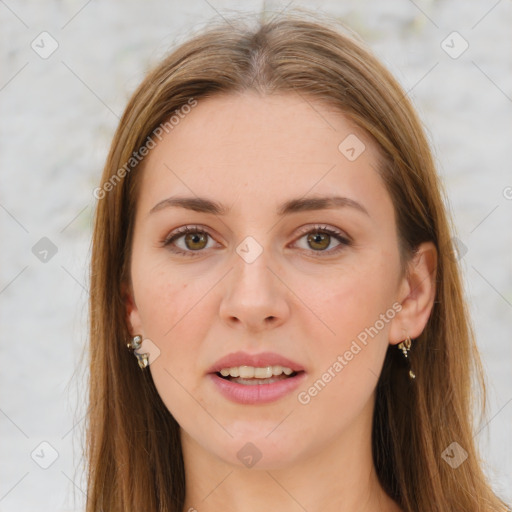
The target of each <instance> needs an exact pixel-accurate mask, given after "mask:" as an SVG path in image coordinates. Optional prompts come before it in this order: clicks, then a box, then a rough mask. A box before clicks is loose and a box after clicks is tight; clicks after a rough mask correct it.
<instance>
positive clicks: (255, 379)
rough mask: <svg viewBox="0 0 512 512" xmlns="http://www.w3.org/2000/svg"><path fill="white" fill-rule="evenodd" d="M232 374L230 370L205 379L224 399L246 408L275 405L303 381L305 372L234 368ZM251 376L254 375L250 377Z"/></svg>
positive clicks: (270, 367)
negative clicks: (208, 379) (274, 403)
mask: <svg viewBox="0 0 512 512" xmlns="http://www.w3.org/2000/svg"><path fill="white" fill-rule="evenodd" d="M228 370H229V373H228ZM232 370H233V368H229V369H224V370H221V371H217V372H214V373H210V374H208V377H210V379H211V381H212V382H213V383H214V385H215V388H216V390H217V391H219V392H220V393H221V395H222V396H224V398H227V399H228V400H229V401H231V402H235V403H238V404H245V405H257V404H264V403H268V402H274V401H277V400H279V399H281V398H283V397H285V396H286V395H289V394H290V393H291V392H292V391H293V390H294V389H296V388H297V387H298V386H299V385H300V384H301V382H303V381H304V379H305V378H306V372H305V371H304V370H299V371H294V370H291V369H290V368H283V371H280V370H281V369H280V368H274V367H272V366H269V367H266V368H261V367H260V368H254V367H248V366H245V367H235V369H234V370H233V371H232ZM237 370H239V371H238V372H237ZM258 370H260V371H258ZM284 370H286V372H285V371H284ZM253 372H254V375H253V376H251V373H253ZM265 372H266V373H265ZM233 374H234V375H233ZM257 375H259V376H257ZM269 375H270V376H269Z"/></svg>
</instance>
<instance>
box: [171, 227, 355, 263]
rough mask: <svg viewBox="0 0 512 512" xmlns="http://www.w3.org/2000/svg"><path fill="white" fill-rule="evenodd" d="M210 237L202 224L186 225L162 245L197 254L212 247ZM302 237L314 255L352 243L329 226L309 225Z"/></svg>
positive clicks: (177, 252)
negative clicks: (333, 241)
mask: <svg viewBox="0 0 512 512" xmlns="http://www.w3.org/2000/svg"><path fill="white" fill-rule="evenodd" d="M208 238H211V235H210V234H209V233H208V232H207V231H206V230H204V229H202V228H201V227H200V226H184V227H182V228H179V229H177V230H176V231H174V232H173V233H171V234H170V235H169V236H168V237H167V238H166V239H165V240H164V241H163V243H162V246H164V247H168V248H169V249H170V250H171V251H172V252H173V253H175V254H182V255H186V256H195V255H196V254H198V253H200V252H201V251H202V250H203V249H207V248H211V246H210V247H208ZM302 238H306V243H307V244H309V246H310V247H311V248H312V249H308V248H307V247H306V248H304V250H306V251H308V252H310V253H312V254H314V256H322V255H323V254H318V253H328V254H329V255H332V254H337V253H338V252H340V251H341V250H343V249H344V248H345V247H346V246H349V245H351V241H350V239H349V238H348V237H347V236H346V235H345V234H344V233H343V232H341V231H338V230H337V229H333V228H330V227H328V226H320V225H316V226H314V227H313V228H311V227H308V228H306V230H303V234H302V236H301V237H300V238H299V239H298V240H301V239H302ZM332 238H334V239H335V240H336V241H337V242H338V245H336V246H335V247H334V249H330V250H327V249H328V248H329V246H330V245H331V242H332ZM180 239H183V244H184V247H183V246H181V247H180V246H179V245H177V243H176V242H177V241H179V240H180ZM315 253H316V254H315Z"/></svg>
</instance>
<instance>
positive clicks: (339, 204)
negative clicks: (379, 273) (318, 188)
mask: <svg viewBox="0 0 512 512" xmlns="http://www.w3.org/2000/svg"><path fill="white" fill-rule="evenodd" d="M171 207H178V208H186V209H188V210H193V211H196V212H202V213H211V214H214V215H227V214H228V213H229V212H230V211H231V209H230V208H227V207H226V206H225V205H223V204H221V203H218V202H216V201H212V200H211V199H207V198H204V197H182V196H173V197H168V198H167V199H164V200H163V201H160V202H159V203H157V204H156V205H155V206H153V208H151V210H150V211H149V213H150V214H151V213H154V212H157V211H160V210H162V209H164V208H171ZM347 207H348V208H353V209H355V210H357V211H359V212H361V213H364V214H365V215H367V216H368V217H369V216H370V214H369V213H368V210H367V209H366V208H365V207H364V206H363V205H362V204H361V203H358V202H357V201H355V200H354V199H350V198H348V197H341V196H320V197H309V198H298V199H290V200H288V201H286V202H285V203H283V204H282V205H281V206H280V208H279V209H278V210H277V215H279V216H283V215H289V214H291V213H298V212H304V211H312V210H329V209H334V208H347Z"/></svg>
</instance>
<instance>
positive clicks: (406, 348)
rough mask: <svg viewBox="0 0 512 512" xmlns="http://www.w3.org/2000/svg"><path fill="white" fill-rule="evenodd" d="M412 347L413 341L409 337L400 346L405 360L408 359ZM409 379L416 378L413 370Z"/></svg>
mask: <svg viewBox="0 0 512 512" xmlns="http://www.w3.org/2000/svg"><path fill="white" fill-rule="evenodd" d="M411 345H412V340H411V338H410V337H409V336H407V338H406V339H405V340H404V341H402V342H400V343H399V344H398V348H399V349H400V350H401V351H402V352H403V354H404V356H405V358H407V353H408V352H409V350H410V349H411ZM409 378H411V379H415V378H416V375H415V373H414V372H413V371H412V370H411V369H409Z"/></svg>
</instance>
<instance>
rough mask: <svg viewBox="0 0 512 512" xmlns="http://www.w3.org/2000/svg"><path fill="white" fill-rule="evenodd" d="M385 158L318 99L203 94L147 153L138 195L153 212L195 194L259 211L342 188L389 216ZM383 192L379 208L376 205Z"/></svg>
mask: <svg viewBox="0 0 512 512" xmlns="http://www.w3.org/2000/svg"><path fill="white" fill-rule="evenodd" d="M354 157H355V158H354ZM378 158H379V157H378V152H377V149H376V147H375V146H374V143H373V142H371V141H370V140H369V138H368V137H367V136H366V135H365V134H364V133H363V132H362V131H361V130H360V129H358V128H357V127H356V126H354V125H353V124H352V123H351V122H350V121H349V120H348V119H347V118H346V117H345V116H343V115H342V114H341V113H340V112H339V111H337V110H335V109H334V108H333V107H330V106H328V105H326V104H324V103H322V102H319V101H318V100H315V99H313V98H308V97H306V96H304V95H299V94H296V93H289V94H278V95H264V96H260V95H258V94H256V93H243V94H230V95H218V96H213V97H210V98H200V99H198V100H197V106H195V107H194V108H192V109H191V111H190V112H189V113H188V114H186V115H184V116H183V117H182V118H181V119H180V121H179V123H178V124H177V125H175V126H174V128H173V129H172V130H171V131H169V133H167V134H165V135H164V136H163V138H162V140H161V141H160V142H158V144H157V145H156V147H155V148H154V149H152V150H151V152H150V153H149V155H148V156H147V157H146V159H145V162H144V170H143V177H142V183H141V186H142V190H141V191H140V192H141V193H140V195H139V201H140V202H141V205H140V206H141V209H142V210H143V211H149V210H150V209H151V208H152V207H153V206H154V204H156V203H157V202H158V201H161V200H162V199H165V198H166V197H168V196H169V195H173V194H179V195H187V196H194V195H196V196H201V197H211V198H212V199H214V200H215V201H219V202H221V203H223V204H227V205H232V204H233V203H234V202H235V201H236V202H237V203H238V206H239V207H240V208H242V209H243V208H247V209H248V210H252V211H254V209H256V210H258V209H262V208H263V206H265V207H267V206H270V205H271V204H275V205H277V204H281V203H282V202H283V201H285V200H286V199H289V198H292V197H293V198H296V197H301V196H306V195H316V194H318V195H332V194H335V193H336V194H340V195H344V196H348V197H351V198H352V199H354V200H357V201H361V202H366V203H368V204H367V205H366V206H367V209H368V210H370V209H373V210H374V214H375V215H383V214H385V213H386V212H385V211H384V210H387V213H388V214H389V208H392V205H391V202H390V198H389V197H385V196H387V192H386V190H385V187H384V184H383V183H382V181H381V178H380V177H379V175H378V173H377V171H376V168H377V165H378ZM383 195H384V197H383ZM378 197H380V202H381V203H382V204H381V205H380V207H379V205H375V204H372V203H375V200H376V199H377V198H378ZM364 198H366V201H365V199H364ZM265 209H266V210H268V208H265ZM379 210H380V211H379Z"/></svg>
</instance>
